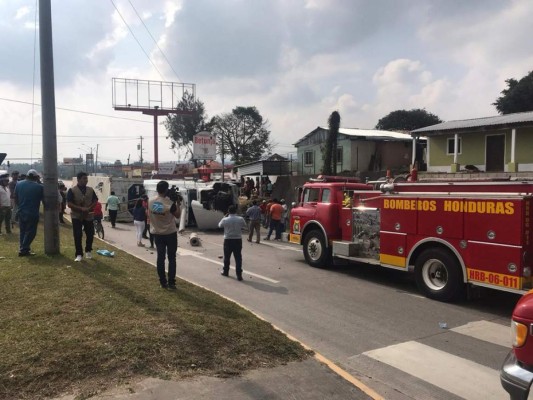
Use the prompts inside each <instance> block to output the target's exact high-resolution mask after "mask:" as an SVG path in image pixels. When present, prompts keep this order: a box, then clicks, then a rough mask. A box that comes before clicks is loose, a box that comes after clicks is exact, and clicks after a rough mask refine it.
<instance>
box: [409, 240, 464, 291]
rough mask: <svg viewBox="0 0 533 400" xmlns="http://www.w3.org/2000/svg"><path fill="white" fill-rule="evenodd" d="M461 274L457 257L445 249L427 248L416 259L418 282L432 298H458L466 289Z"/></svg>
mask: <svg viewBox="0 0 533 400" xmlns="http://www.w3.org/2000/svg"><path fill="white" fill-rule="evenodd" d="M461 275H462V274H461V268H460V266H459V263H458V262H457V260H456V258H455V257H454V256H453V255H452V254H451V253H450V252H449V251H447V250H445V249H441V248H433V249H427V250H425V251H424V252H422V254H420V256H419V257H418V259H417V260H416V264H415V279H416V284H417V286H418V288H419V289H420V291H421V292H423V293H424V294H425V295H426V296H427V297H429V298H431V299H434V300H439V301H453V300H456V299H458V298H459V297H460V296H461V294H462V293H463V291H464V283H463V279H462V276H461Z"/></svg>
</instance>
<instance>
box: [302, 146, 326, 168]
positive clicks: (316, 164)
mask: <svg viewBox="0 0 533 400" xmlns="http://www.w3.org/2000/svg"><path fill="white" fill-rule="evenodd" d="M307 151H312V152H313V154H314V156H313V165H305V153H306V152H307ZM297 155H298V165H299V166H300V168H299V169H298V174H299V175H316V174H319V173H320V172H321V171H322V164H323V162H322V150H321V149H320V144H316V145H307V146H299V147H298V149H297Z"/></svg>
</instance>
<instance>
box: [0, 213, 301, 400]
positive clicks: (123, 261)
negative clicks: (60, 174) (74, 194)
mask: <svg viewBox="0 0 533 400" xmlns="http://www.w3.org/2000/svg"><path fill="white" fill-rule="evenodd" d="M59 231H60V243H61V253H62V254H61V255H57V256H47V255H44V250H43V249H44V245H43V224H42V221H41V223H40V227H39V231H38V234H37V238H36V239H35V241H34V243H33V249H34V251H35V252H36V253H37V255H35V256H34V257H18V229H17V228H15V230H14V234H12V235H3V236H0V304H1V307H0V349H1V351H0V398H1V399H5V400H10V399H44V398H49V397H53V396H58V395H61V394H65V393H75V394H77V397H78V398H87V397H90V396H92V395H95V394H97V393H101V392H102V391H105V390H106V389H108V388H110V387H113V386H115V385H117V384H124V383H128V382H133V381H136V380H138V379H141V378H144V377H158V378H163V379H179V378H183V377H191V376H195V375H209V376H220V377H228V376H234V375H238V374H241V373H243V372H245V371H247V370H249V369H255V368H258V367H273V366H277V365H280V364H283V363H287V362H290V361H295V360H301V359H304V358H306V357H307V356H308V355H309V352H308V351H306V350H305V349H303V348H302V347H301V346H300V345H299V344H297V343H295V342H293V341H291V340H289V339H288V338H287V337H286V336H285V335H283V334H282V333H280V332H279V331H277V330H275V329H274V328H273V327H272V326H271V325H270V324H269V323H267V322H264V321H261V320H260V319H258V318H256V317H255V316H254V315H253V314H251V313H250V312H248V311H246V310H244V309H242V308H241V307H239V306H237V305H236V304H234V303H232V302H230V301H227V300H225V299H223V298H221V297H219V296H217V295H216V294H213V293H211V292H209V291H206V290H204V289H201V288H199V287H196V286H194V285H192V284H190V283H187V282H185V281H183V280H180V279H178V281H177V286H178V290H177V291H167V290H163V289H160V288H159V286H158V280H157V274H156V272H155V270H154V267H153V266H151V265H150V264H147V263H145V262H143V261H140V260H139V259H137V258H135V257H133V256H131V255H130V254H128V253H126V252H123V251H121V250H118V249H114V248H112V247H111V246H108V245H107V244H104V243H102V242H100V241H98V240H96V239H95V243H94V244H95V246H94V248H95V250H96V249H98V248H107V249H109V250H114V251H115V257H114V258H106V257H102V256H99V255H96V253H95V252H94V253H93V254H94V256H93V257H94V259H93V260H86V261H83V262H82V263H75V262H74V261H73V258H74V244H73V239H72V230H71V227H70V225H68V224H67V225H62V226H61V227H60V230H59ZM178 268H179V265H178Z"/></svg>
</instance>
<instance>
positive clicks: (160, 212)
mask: <svg viewBox="0 0 533 400" xmlns="http://www.w3.org/2000/svg"><path fill="white" fill-rule="evenodd" d="M168 188H169V184H168V182H167V181H160V182H158V183H157V186H156V190H157V196H155V197H152V198H151V199H149V200H148V213H149V215H150V230H151V233H152V235H153V236H154V241H155V247H156V249H157V262H156V265H157V275H158V276H159V283H160V285H161V287H162V288H163V289H167V288H168V289H176V252H177V251H178V229H177V228H176V220H175V218H179V217H180V214H181V207H180V205H179V204H177V202H176V201H173V200H171V199H170V198H169V197H168V196H167V195H168ZM165 255H166V257H168V278H167V276H166V274H165Z"/></svg>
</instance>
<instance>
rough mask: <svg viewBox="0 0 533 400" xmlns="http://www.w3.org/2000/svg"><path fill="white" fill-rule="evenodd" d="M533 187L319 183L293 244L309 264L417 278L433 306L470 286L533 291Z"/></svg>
mask: <svg viewBox="0 0 533 400" xmlns="http://www.w3.org/2000/svg"><path fill="white" fill-rule="evenodd" d="M532 201H533V182H511V181H505V182H493V181H483V182H464V181H461V182H443V183H425V182H393V181H392V180H388V181H386V182H382V183H379V184H377V183H376V182H374V183H360V182H357V181H356V180H355V179H350V178H348V179H347V178H344V177H319V178H318V179H316V180H311V181H310V182H307V183H306V184H305V185H304V186H303V188H301V190H300V192H299V196H298V203H297V204H294V207H293V208H292V210H291V221H290V234H289V240H290V241H291V242H292V243H297V244H301V245H303V253H304V256H305V259H306V261H307V263H308V264H310V265H311V266H314V267H325V266H327V265H328V264H330V263H331V262H332V261H333V259H335V258H343V259H347V260H351V261H354V262H362V263H367V264H373V265H376V266H381V267H387V268H393V269H396V270H401V271H407V272H413V273H414V274H415V280H416V283H417V286H418V287H419V289H420V290H421V291H422V292H423V293H424V294H425V295H426V296H427V297H430V298H432V299H436V300H440V301H453V300H456V299H459V298H461V297H462V296H463V294H464V293H465V290H466V288H467V285H469V284H471V285H478V286H485V287H489V288H493V289H498V290H506V291H510V292H516V293H525V292H526V291H527V290H529V289H531V288H532V278H531V269H532V266H533V248H532V246H533V245H532V237H531V236H532V230H531V229H530V227H531V208H532Z"/></svg>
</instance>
